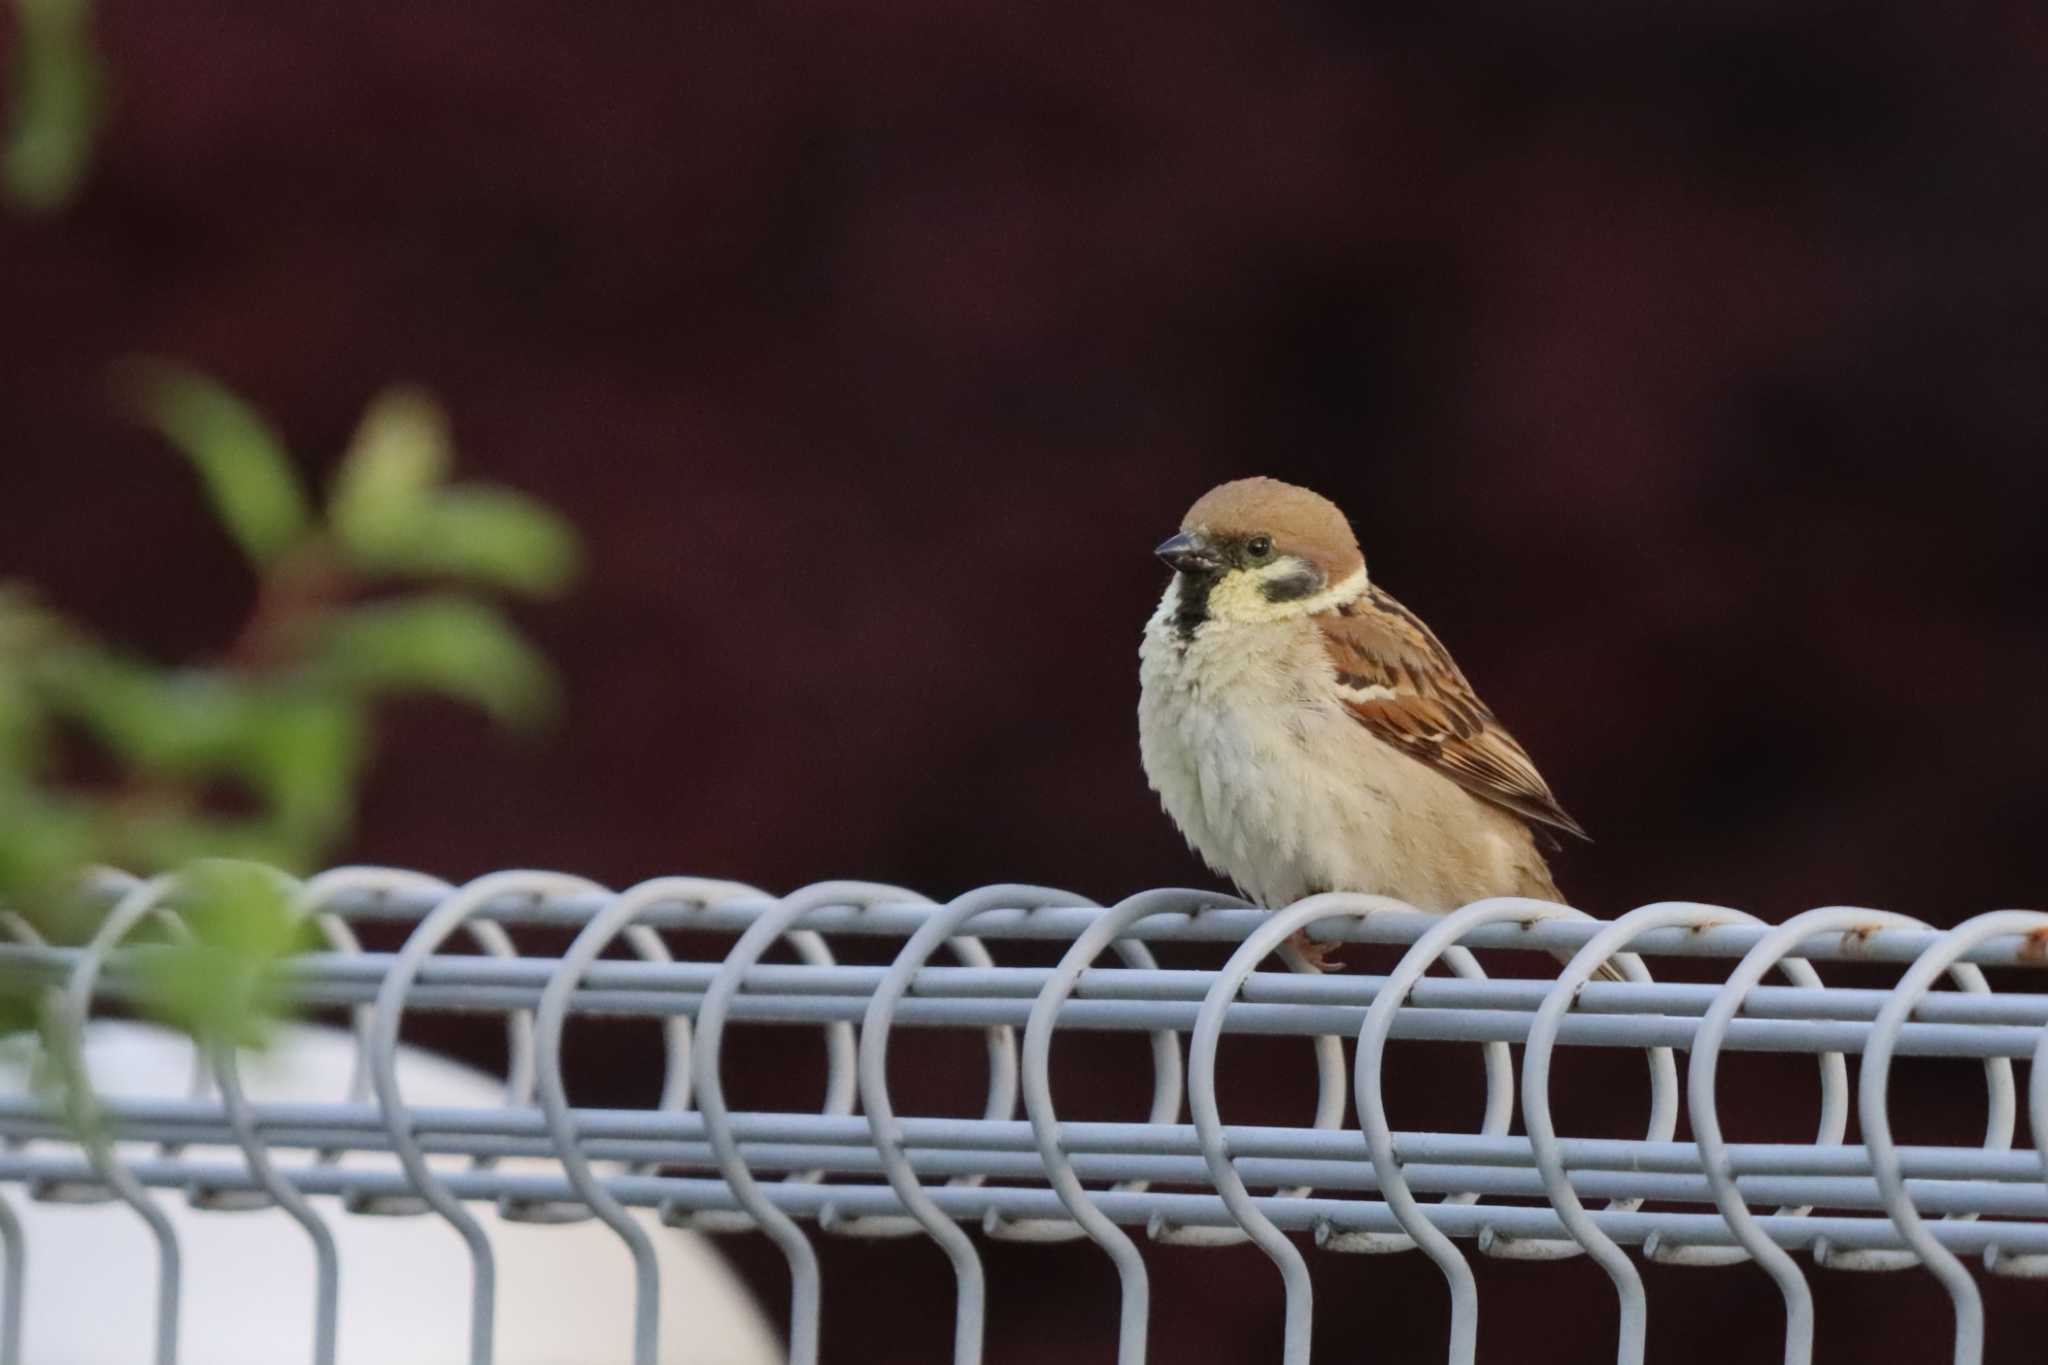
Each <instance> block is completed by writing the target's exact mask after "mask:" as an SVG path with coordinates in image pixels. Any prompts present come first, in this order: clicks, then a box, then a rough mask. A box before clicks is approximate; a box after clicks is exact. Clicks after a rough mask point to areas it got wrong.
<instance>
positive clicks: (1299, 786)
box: [1138, 587, 1543, 911]
mask: <svg viewBox="0 0 2048 1365" xmlns="http://www.w3.org/2000/svg"><path fill="white" fill-rule="evenodd" d="M1173 605H1174V589H1173V588H1171V587H1169V588H1168V590H1167V596H1166V599H1165V600H1164V601H1162V602H1161V603H1160V607H1159V611H1158V612H1156V613H1155V614H1154V615H1153V618H1152V620H1151V622H1150V623H1149V624H1148V625H1147V626H1146V628H1145V637H1144V642H1143V644H1142V645H1141V646H1140V648H1139V651H1138V654H1139V683H1140V691H1139V699H1138V737H1139V747H1140V753H1141V755H1142V757H1143V760H1144V764H1145V774H1146V777H1147V778H1148V779H1149V780H1150V781H1151V784H1152V788H1153V790H1154V791H1156V792H1158V793H1159V799H1160V801H1161V803H1162V804H1163V805H1164V806H1165V807H1166V810H1167V813H1168V814H1169V815H1171V816H1172V817H1173V820H1174V823H1175V824H1177V825H1179V826H1180V829H1181V833H1182V834H1184V835H1186V837H1187V840H1188V843H1189V844H1190V845H1191V846H1192V847H1193V848H1194V849H1195V851H1196V852H1197V853H1199V854H1201V856H1202V858H1203V859H1204V860H1205V861H1206V862H1207V863H1208V864H1209V866H1210V867H1212V868H1214V869H1215V870H1216V871H1218V872H1220V873H1222V874H1223V875H1224V876H1227V877H1229V878H1230V879H1231V880H1232V881H1233V882H1235V883H1236V884H1237V886H1238V888H1239V890H1241V891H1242V892H1243V893H1244V894H1245V895H1246V896H1248V897H1250V898H1251V899H1253V900H1255V901H1257V902H1259V903H1260V904H1261V905H1268V906H1282V905H1286V904H1288V903H1290V902H1292V901H1295V900H1299V899H1300V898H1301V897H1303V896H1306V895H1311V894H1314V893H1315V892H1318V891H1370V892H1376V893H1378V894H1381V895H1388V896H1394V897H1396V898H1398V899H1401V900H1405V901H1408V902H1409V903H1411V904H1413V905H1416V906H1418V907H1420V908H1423V909H1427V910H1439V911H1441V910H1450V909H1454V908H1455V907H1457V906H1459V905H1462V904H1465V903H1466V902H1468V901H1471V900H1476V899H1478V898H1480V897H1482V896H1487V895H1498V894H1508V893H1515V892H1522V891H1524V890H1525V889H1526V887H1527V884H1528V880H1529V877H1528V874H1529V871H1530V867H1529V864H1530V862H1531V860H1534V866H1535V868H1536V869H1538V871H1537V876H1538V877H1542V876H1543V874H1542V873H1541V871H1540V869H1541V867H1542V863H1541V860H1540V858H1539V857H1537V855H1536V854H1535V850H1534V847H1533V845H1532V844H1531V842H1530V840H1529V836H1528V831H1527V830H1526V828H1524V827H1523V826H1522V824H1521V822H1520V821H1518V820H1515V819H1514V818H1512V817H1510V816H1507V815H1506V814H1505V813H1504V812H1501V811H1499V810H1498V809H1497V808H1495V807H1492V806H1490V805H1488V804H1487V803H1485V802H1483V801H1480V800H1478V799H1477V798H1475V797H1473V796H1472V795H1471V794H1470V793H1468V792H1466V791H1465V790H1464V789H1463V788H1462V787H1459V786H1458V785H1457V784H1456V783H1454V782H1452V781H1450V780H1449V779H1448V778H1445V777H1443V776H1441V775H1440V774H1438V773H1437V772H1435V771H1434V770H1433V769H1430V768H1428V767H1426V766H1425V765H1423V764H1421V763H1419V762H1417V761H1416V760H1414V759H1411V758H1409V757H1408V756H1407V755H1405V754H1402V753H1400V752H1399V751H1398V750H1395V749H1393V748H1391V747H1390V746H1388V745H1386V744H1384V743H1382V742H1380V741H1379V740H1377V739H1375V738H1373V737H1372V735H1371V734H1370V733H1369V732H1368V731H1366V730H1365V729H1364V727H1363V726H1361V725H1360V724H1359V723H1358V721H1357V720H1356V719H1354V718H1353V717H1352V715H1351V714H1350V713H1349V712H1347V711H1345V710H1344V708H1343V706H1342V705H1341V703H1340V702H1339V701H1338V700H1337V698H1336V696H1335V694H1334V693H1333V692H1332V690H1331V688H1330V685H1329V677H1330V664H1329V661H1328V659H1327V657H1326V656H1325V654H1324V652H1323V646H1322V640H1321V632H1320V631H1319V630H1318V629H1317V628H1316V626H1315V625H1314V623H1313V622H1311V621H1308V620H1306V619H1303V618H1295V619H1293V620H1288V621H1277V622H1269V623H1257V624H1241V623H1237V622H1230V623H1218V622H1211V623H1209V624H1208V625H1205V626H1204V627H1203V628H1202V629H1201V630H1200V631H1198V632H1197V634H1196V636H1195V638H1194V639H1193V640H1191V641H1183V640H1182V639H1181V638H1180V637H1179V635H1178V634H1177V632H1176V631H1175V629H1174V627H1173V623H1172V621H1171V619H1170V618H1171V616H1172V611H1173Z"/></svg>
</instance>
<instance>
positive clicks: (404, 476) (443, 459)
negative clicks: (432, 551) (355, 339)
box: [327, 388, 450, 566]
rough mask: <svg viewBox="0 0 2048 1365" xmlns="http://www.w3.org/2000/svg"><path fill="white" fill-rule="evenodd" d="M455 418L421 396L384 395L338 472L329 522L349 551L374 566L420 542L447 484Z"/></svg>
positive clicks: (408, 392) (411, 392)
mask: <svg viewBox="0 0 2048 1365" xmlns="http://www.w3.org/2000/svg"><path fill="white" fill-rule="evenodd" d="M449 459H450V456H449V441H448V418H447V415H446V414H445V413H443V412H442V411H441V408H440V405H439V404H437V403H436V402H434V400H433V399H432V398H431V397H430V396H428V395H427V394H426V393H425V392H423V391H421V390H419V389H410V388H393V389H387V390H385V391H384V392H383V393H381V394H379V395H378V396H377V397H376V398H375V399H374V400H373V401H372V402H371V404H370V406H369V408H368V410H367V411H365V412H364V413H363V420H362V424H361V425H360V426H358V427H357V428H356V434H355V439H354V440H353V441H352V442H350V444H349V449H348V454H347V455H345V456H343V457H342V461H341V467H340V468H339V469H338V470H336V471H335V477H334V489H333V492H332V493H331V494H330V495H329V497H328V504H327V507H328V518H329V521H330V522H331V523H332V524H333V527H334V530H335V534H336V535H337V536H338V537H339V538H340V540H341V544H342V548H343V549H345V550H346V551H348V553H349V554H350V555H351V557H353V558H356V559H358V560H360V561H361V562H363V563H364V564H366V565H371V566H374V565H376V564H377V563H379V562H380V561H381V560H382V559H383V558H384V557H385V556H387V555H389V554H391V553H392V552H394V551H395V550H402V548H403V546H404V545H405V544H406V543H407V542H409V541H412V540H416V539H417V538H418V532H417V530H416V529H415V525H414V523H415V521H416V519H417V518H418V516H419V514H420V509H421V508H422V507H423V506H424V505H425V504H426V501H427V497H428V495H429V494H430V493H431V492H432V491H433V489H434V487H435V486H436V485H437V484H439V483H440V482H441V480H442V479H444V478H446V477H447V474H448V465H449Z"/></svg>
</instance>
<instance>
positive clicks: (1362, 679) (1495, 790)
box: [1316, 586, 1587, 839]
mask: <svg viewBox="0 0 2048 1365" xmlns="http://www.w3.org/2000/svg"><path fill="white" fill-rule="evenodd" d="M1316 619H1317V623H1318V624H1319V625H1321V626H1322V628H1323V639H1324V648H1325V649H1326V650H1327V652H1328V654H1329V656H1330V663H1331V665H1332V667H1334V668H1335V670H1336V674H1337V686H1338V693H1339V695H1340V696H1341V697H1342V698H1343V701H1344V705H1345V706H1346V707H1347V708H1348V709H1349V710H1350V712H1351V714H1352V715H1354V716H1356V717H1357V718H1358V721H1359V723H1360V724H1362V725H1364V726H1365V728H1366V729H1367V730H1369V731H1371V732H1372V733H1373V735H1374V736H1376V737H1377V738H1379V739H1381V740H1383V741H1385V742H1386V743H1388V744H1391V745H1393V746H1394V747H1395V748H1397V749H1399V750H1400V751H1401V752H1403V753H1405V754H1407V755H1408V756H1409V757H1411V758H1413V759H1416V760H1417V761H1419V762H1421V763H1425V764H1427V765H1428V766H1430V767H1431V768H1434V769H1435V770H1436V771H1438V772H1440V773H1442V774H1443V775H1444V776H1445V777H1448V778H1450V779H1451V780H1452V781H1453V782H1456V783H1457V784H1458V785H1459V786H1461V787H1463V788H1464V789H1465V790H1466V791H1469V792H1471V793H1472V794H1473V795H1474V796H1477V797H1479V798H1480V799H1481V800H1484V801H1490V802H1492V803H1493V804H1494V805H1496V806H1500V807H1502V808H1504V809H1506V810H1510V811H1513V812H1514V813H1515V814H1517V815H1519V816H1521V817H1522V818H1523V819H1525V820H1527V821H1529V822H1531V823H1532V824H1536V825H1548V826H1550V827H1551V828H1554V829H1560V830H1563V831H1564V832H1566V833H1567V834H1574V835H1577V836H1578V837H1579V838H1581V839H1584V838H1586V837H1587V835H1586V831H1585V830H1584V828H1582V827H1581V826H1580V824H1579V822H1578V821H1576V820H1574V819H1572V817H1571V816H1570V815H1569V814H1568V813H1566V811H1565V809H1564V807H1563V806H1561V805H1559V804H1558V801H1557V798H1556V797H1555V796H1553V795H1551V793H1550V787H1549V785H1548V784H1547V783H1545V782H1544V780H1543V775H1542V774H1541V773H1539V772H1537V771H1536V764H1535V763H1534V762H1533V761H1532V760H1531V759H1530V757H1529V755H1528V753H1527V752H1526V751H1525V750H1524V749H1523V748H1522V746H1521V745H1520V744H1517V743H1516V742H1515V737H1514V736H1513V735H1511V734H1509V733H1508V732H1507V729H1506V728H1505V727H1504V726H1502V725H1501V723H1500V721H1499V720H1498V719H1497V718H1496V717H1495V716H1494V714H1493V712H1492V711H1491V710H1489V709H1488V708H1487V705H1486V703H1485V702H1483V701H1481V700H1480V699H1479V695H1478V693H1476V692H1474V691H1473V690H1472V684H1471V683H1470V682H1468V681H1466V678H1465V675H1464V673H1463V672H1461V671H1460V670H1459V668H1458V665H1457V664H1456V663H1455V662H1454V661H1453V660H1452V659H1451V655H1450V651H1448V650H1446V649H1445V648H1444V647H1443V643H1442V642H1441V641H1439V640H1438V639H1437V638H1436V636H1435V635H1434V634H1432V633H1431V631H1430V629H1429V627H1428V626H1426V625H1424V624H1423V623H1422V621H1421V620H1420V618H1418V617H1417V616H1416V615H1415V613H1413V612H1411V611H1409V610H1408V609H1407V608H1406V607H1404V606H1402V605H1401V604H1400V603H1399V602H1397V601H1395V600H1394V598H1393V597H1392V595H1390V594H1388V593H1386V592H1383V591H1381V590H1380V589H1379V588H1378V587H1377V586H1374V587H1368V588H1367V589H1366V591H1365V593H1364V595H1362V596H1360V597H1359V598H1358V599H1357V600H1356V601H1353V602H1350V603H1347V604H1345V605H1344V606H1342V607H1339V608H1337V609H1336V610H1335V611H1330V612H1325V613H1323V614H1322V615H1321V616H1319V617H1317V618H1316Z"/></svg>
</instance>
